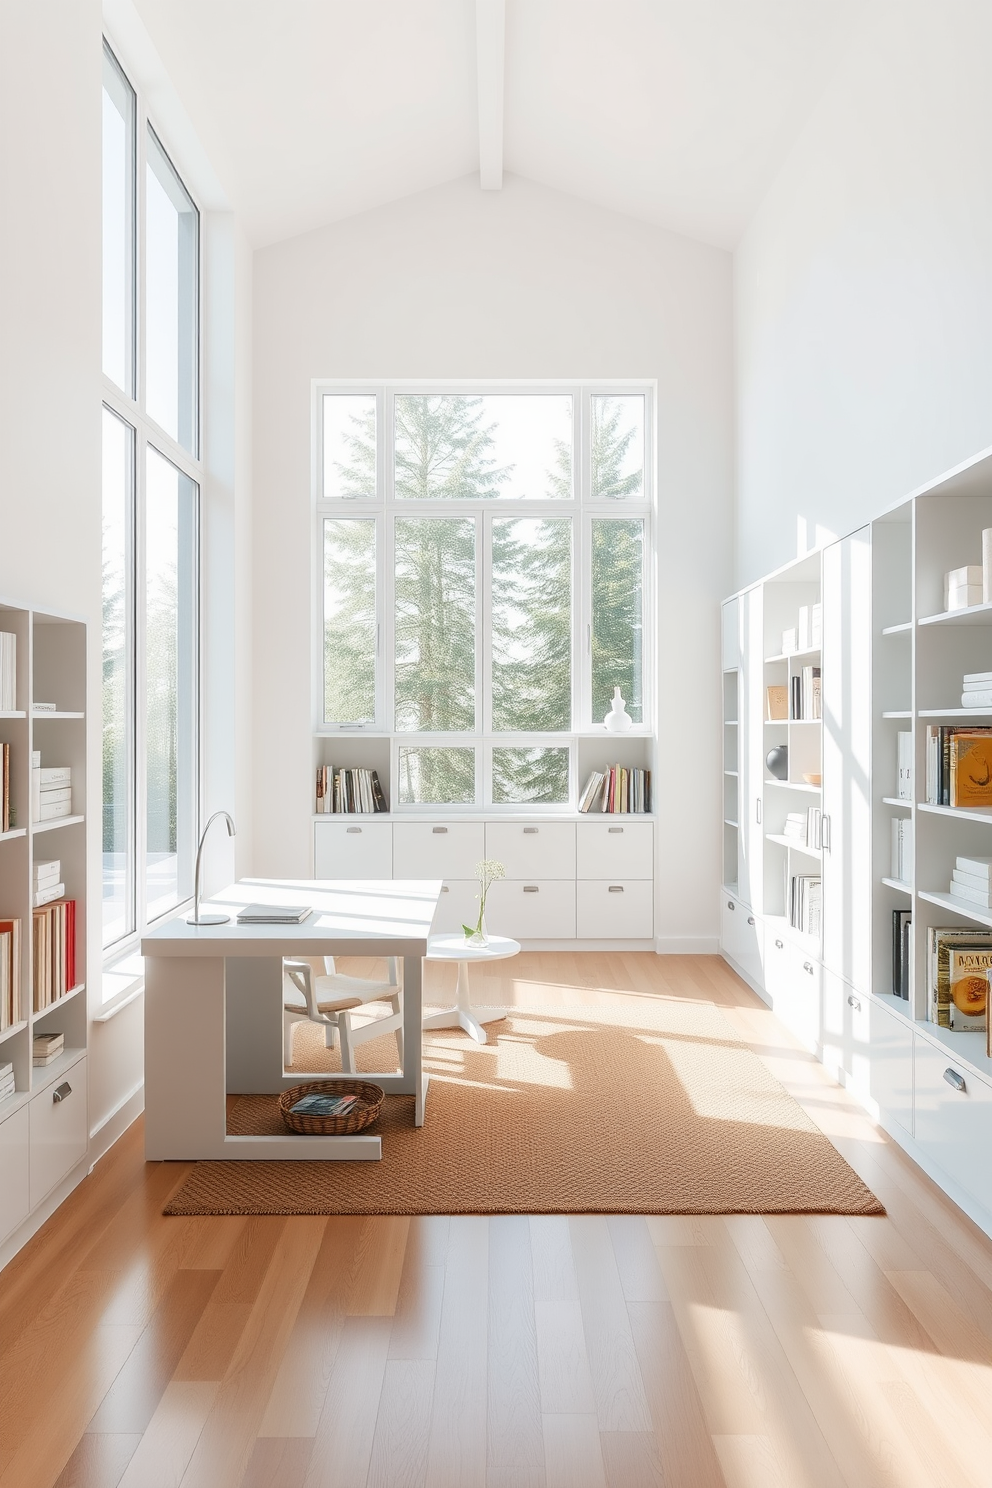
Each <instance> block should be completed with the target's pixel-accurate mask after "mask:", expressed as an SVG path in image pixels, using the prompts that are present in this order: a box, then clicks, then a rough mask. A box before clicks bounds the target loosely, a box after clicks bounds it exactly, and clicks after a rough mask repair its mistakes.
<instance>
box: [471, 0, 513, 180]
mask: <svg viewBox="0 0 992 1488" xmlns="http://www.w3.org/2000/svg"><path fill="white" fill-rule="evenodd" d="M505 36H506V0H475V60H476V72H477V75H478V81H479V184H480V186H481V187H482V189H483V191H499V190H500V188H501V187H502V185H503V50H504V42H505Z"/></svg>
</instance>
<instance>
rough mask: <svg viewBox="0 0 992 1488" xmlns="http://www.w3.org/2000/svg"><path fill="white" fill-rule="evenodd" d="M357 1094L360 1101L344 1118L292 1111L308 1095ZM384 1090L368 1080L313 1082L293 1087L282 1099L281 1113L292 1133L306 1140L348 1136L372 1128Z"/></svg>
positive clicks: (383, 1097) (280, 1098)
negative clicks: (309, 1138)
mask: <svg viewBox="0 0 992 1488" xmlns="http://www.w3.org/2000/svg"><path fill="white" fill-rule="evenodd" d="M314 1094H320V1095H357V1096H358V1100H357V1101H356V1102H355V1104H354V1105H353V1106H352V1107H351V1110H350V1111H345V1112H344V1113H343V1115H341V1116H314V1115H312V1114H311V1113H310V1112H308V1111H291V1110H290V1107H291V1106H294V1105H295V1104H296V1102H297V1101H298V1100H302V1098H303V1096H305V1095H314ZM384 1099H385V1091H384V1090H383V1089H382V1086H381V1085H373V1084H371V1083H370V1082H369V1081H368V1080H311V1081H310V1082H309V1083H308V1084H306V1085H293V1086H291V1087H290V1089H289V1090H284V1091H283V1093H282V1095H281V1096H280V1097H279V1114H280V1115H281V1117H282V1119H283V1121H284V1122H285V1124H286V1125H287V1126H288V1127H289V1129H290V1131H293V1132H299V1133H300V1135H301V1136H304V1137H347V1136H351V1135H352V1134H353V1133H354V1132H360V1131H364V1130H365V1128H366V1127H367V1126H371V1125H372V1123H373V1121H375V1120H376V1119H377V1117H378V1115H379V1112H380V1111H381V1110H382V1102H383V1100H384Z"/></svg>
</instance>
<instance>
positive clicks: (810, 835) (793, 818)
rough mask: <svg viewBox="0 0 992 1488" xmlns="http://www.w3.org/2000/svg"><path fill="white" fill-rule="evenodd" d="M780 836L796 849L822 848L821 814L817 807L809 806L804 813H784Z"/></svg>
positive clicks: (817, 849)
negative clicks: (785, 838) (791, 843)
mask: <svg viewBox="0 0 992 1488" xmlns="http://www.w3.org/2000/svg"><path fill="white" fill-rule="evenodd" d="M782 836H783V837H788V838H789V840H790V841H792V842H795V844H796V846H797V847H809V848H815V849H816V851H817V852H819V851H820V849H821V848H822V847H823V812H822V811H821V810H820V807H819V806H809V807H808V808H807V809H806V810H805V811H789V812H787V813H786V818H785V826H784V827H783V829H782Z"/></svg>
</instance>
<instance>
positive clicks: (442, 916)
mask: <svg viewBox="0 0 992 1488" xmlns="http://www.w3.org/2000/svg"><path fill="white" fill-rule="evenodd" d="M490 902H491V901H490ZM478 918H479V883H478V880H477V879H475V878H471V879H461V880H459V879H451V880H449V881H448V882H447V883H445V884H443V885H442V887H441V897H440V899H439V900H438V901H437V909H436V910H435V911H434V918H433V920H432V921H431V934H432V935H455V934H456V933H457V932H458V931H459V930H460V929H461V928H462V926H463V925H474V924H475V922H476V920H477V919H478ZM489 921H490V915H489V914H488V912H487V914H486V926H487V928H489V929H492V926H491V925H490V923H489ZM497 933H498V932H497Z"/></svg>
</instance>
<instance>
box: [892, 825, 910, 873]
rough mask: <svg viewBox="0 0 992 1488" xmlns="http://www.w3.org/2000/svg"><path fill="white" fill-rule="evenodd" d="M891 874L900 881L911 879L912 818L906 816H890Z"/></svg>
mask: <svg viewBox="0 0 992 1488" xmlns="http://www.w3.org/2000/svg"><path fill="white" fill-rule="evenodd" d="M889 872H890V874H891V876H892V877H893V878H895V879H898V880H899V882H900V883H912V881H913V820H912V817H908V816H894V817H893V818H892V860H891V863H890V866H889Z"/></svg>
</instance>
